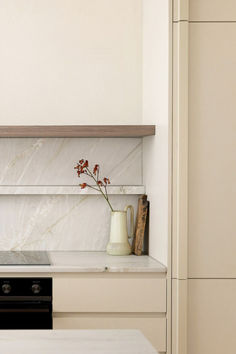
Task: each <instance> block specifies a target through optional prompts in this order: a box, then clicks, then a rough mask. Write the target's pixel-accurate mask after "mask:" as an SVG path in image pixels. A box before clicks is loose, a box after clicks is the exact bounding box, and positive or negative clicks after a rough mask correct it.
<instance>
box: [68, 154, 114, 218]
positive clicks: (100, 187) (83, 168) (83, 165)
mask: <svg viewBox="0 0 236 354" xmlns="http://www.w3.org/2000/svg"><path fill="white" fill-rule="evenodd" d="M74 168H75V169H76V170H77V175H78V177H80V176H81V175H82V174H84V175H86V176H88V177H90V178H92V179H93V181H94V182H95V185H96V187H97V188H95V187H93V186H92V185H90V184H87V183H81V184H80V185H79V186H80V188H81V189H84V188H86V187H89V188H92V189H94V190H96V191H98V192H100V193H101V194H102V196H103V197H104V198H105V200H106V201H107V203H108V205H109V207H110V209H111V211H114V210H113V208H112V206H111V203H110V201H109V197H108V193H107V185H108V184H110V180H109V178H107V177H104V178H103V180H100V179H99V172H100V166H99V165H98V164H96V165H94V168H93V172H92V171H91V170H90V169H89V163H88V160H84V159H81V160H79V162H78V163H77V165H76V166H75V167H74Z"/></svg>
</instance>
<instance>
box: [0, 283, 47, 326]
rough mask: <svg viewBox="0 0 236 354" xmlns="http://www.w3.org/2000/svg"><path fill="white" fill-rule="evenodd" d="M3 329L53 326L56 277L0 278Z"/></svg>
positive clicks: (0, 314) (1, 323) (1, 322)
mask: <svg viewBox="0 0 236 354" xmlns="http://www.w3.org/2000/svg"><path fill="white" fill-rule="evenodd" d="M0 329H52V278H0Z"/></svg>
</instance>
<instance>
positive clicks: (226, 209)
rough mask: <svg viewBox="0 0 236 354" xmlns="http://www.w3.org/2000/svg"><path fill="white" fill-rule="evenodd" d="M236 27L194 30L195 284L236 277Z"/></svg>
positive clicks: (191, 139)
mask: <svg viewBox="0 0 236 354" xmlns="http://www.w3.org/2000/svg"><path fill="white" fill-rule="evenodd" d="M235 181H236V23H190V25H189V194H188V195H189V240H188V243H189V245H188V247H189V248H188V250H189V253H188V256H189V257H188V259H189V274H188V275H189V278H225V277H226V278H227V277H236V257H235V250H236V237H235V236H236V216H235V209H236V183H235Z"/></svg>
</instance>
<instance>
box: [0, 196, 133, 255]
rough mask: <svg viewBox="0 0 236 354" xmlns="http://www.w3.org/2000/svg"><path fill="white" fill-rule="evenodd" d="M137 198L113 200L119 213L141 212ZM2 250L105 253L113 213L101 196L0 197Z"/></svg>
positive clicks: (118, 197) (115, 198)
mask: <svg viewBox="0 0 236 354" xmlns="http://www.w3.org/2000/svg"><path fill="white" fill-rule="evenodd" d="M137 199H138V197H137V196H136V195H123V196H119V195H117V196H111V197H110V201H111V203H112V205H113V207H114V208H115V209H120V210H123V209H124V207H125V206H126V205H128V204H132V205H133V206H134V207H135V210H136V209H137ZM0 211H1V212H0V225H1V227H0V249H1V250H81V251H86V250H88V251H103V250H105V249H106V245H107V242H108V238H109V228H110V209H109V207H108V205H107V203H106V201H105V200H104V198H103V197H102V196H100V195H97V196H92V195H84V196H77V195H42V196H35V195H30V196H26V195H18V196H1V197H0Z"/></svg>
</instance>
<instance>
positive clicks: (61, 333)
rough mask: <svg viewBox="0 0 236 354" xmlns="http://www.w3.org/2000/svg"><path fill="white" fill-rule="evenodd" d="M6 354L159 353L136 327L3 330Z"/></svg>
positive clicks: (0, 341) (0, 342) (0, 339)
mask: <svg viewBox="0 0 236 354" xmlns="http://www.w3.org/2000/svg"><path fill="white" fill-rule="evenodd" d="M0 352H1V353H4V354H15V353H17V354H32V353H34V354H106V353H107V354H113V353H114V354H157V351H156V350H155V349H154V348H153V347H152V345H151V344H150V343H149V342H148V340H147V339H146V338H145V337H144V335H143V334H142V333H141V332H140V331H137V330H54V331H48V330H47V331H24V330H23V331H0Z"/></svg>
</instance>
